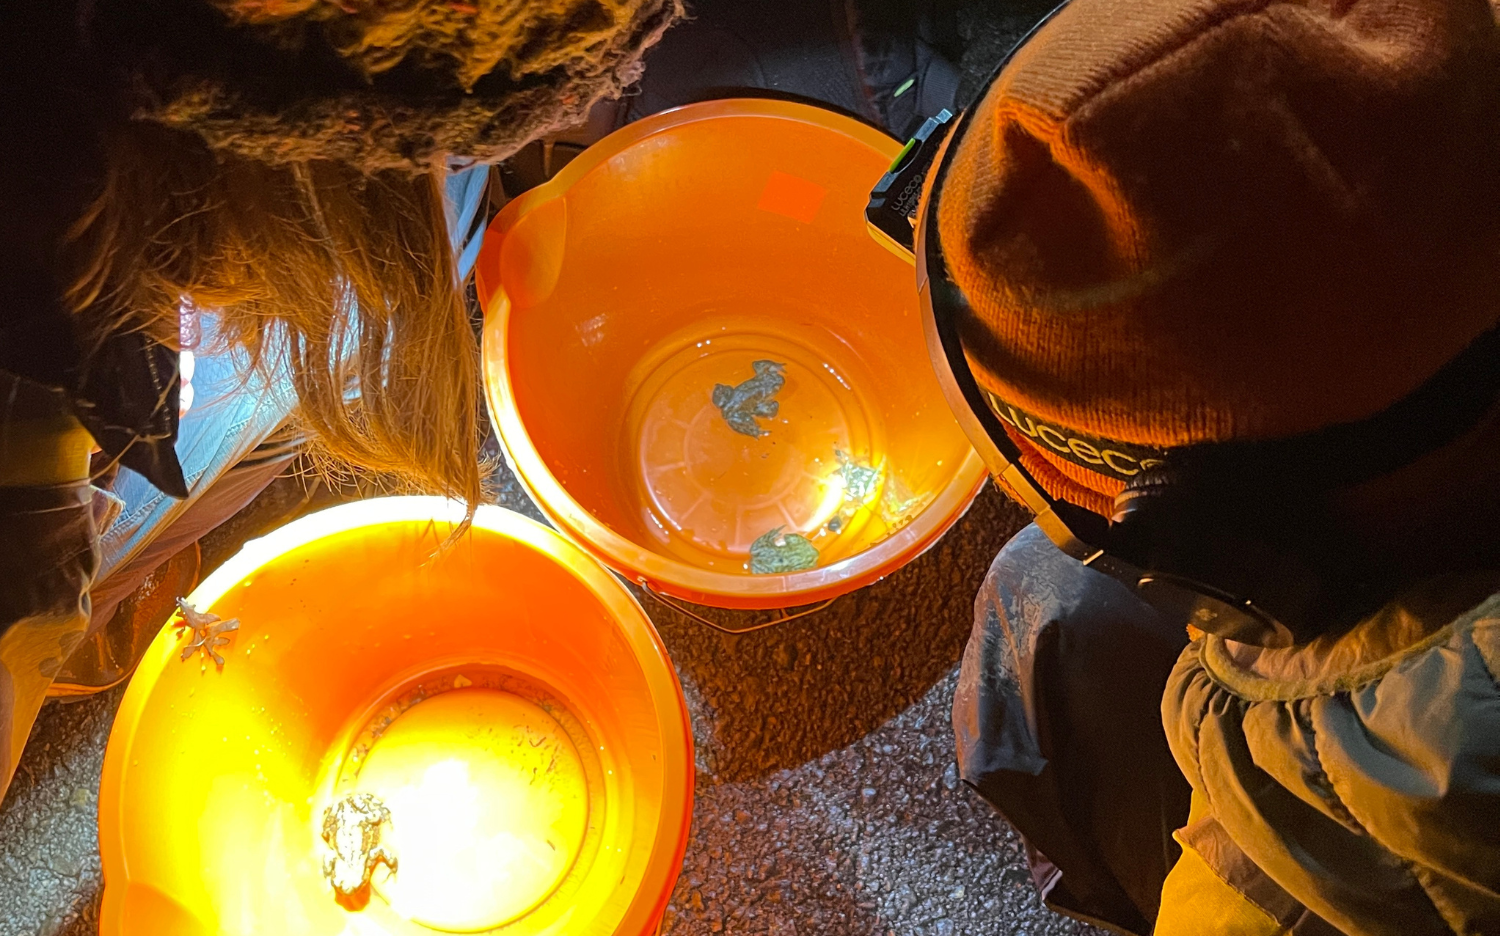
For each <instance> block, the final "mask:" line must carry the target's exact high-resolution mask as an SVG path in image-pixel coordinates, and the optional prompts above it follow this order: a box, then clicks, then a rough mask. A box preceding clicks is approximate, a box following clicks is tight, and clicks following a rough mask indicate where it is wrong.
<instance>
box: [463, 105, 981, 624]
mask: <svg viewBox="0 0 1500 936" xmlns="http://www.w3.org/2000/svg"><path fill="white" fill-rule="evenodd" d="M899 149H900V147H899V144H897V143H896V141H894V140H892V139H891V138H889V137H887V136H885V135H884V134H882V133H881V132H880V131H878V130H875V129H874V128H871V127H868V126H866V125H864V124H861V123H859V122H857V121H855V120H853V119H851V118H848V117H844V116H841V115H838V114H834V113H832V112H829V111H825V110H822V109H820V108H816V107H812V106H809V105H804V104H795V103H789V102H784V101H770V100H729V101H714V102H709V103H706V104H699V105H693V106H690V107H685V108H680V109H678V110H674V111H669V112H666V113H663V114H658V115H656V116H654V117H651V118H648V119H646V120H643V121H640V122H638V123H635V124H632V125H630V126H628V127H626V128H624V129H622V130H620V131H617V132H616V133H614V134H612V135H610V136H609V137H607V138H605V139H604V140H603V141H601V142H600V143H598V144H596V145H595V146H593V147H591V148H590V149H588V150H587V151H585V152H584V153H583V154H582V155H580V156H579V157H578V158H576V159H575V160H574V161H573V162H571V163H569V164H568V166H566V167H565V168H564V169H563V170H562V172H561V173H559V174H558V175H557V176H556V177H555V178H554V179H552V180H551V181H550V182H548V183H546V184H545V185H542V186H540V187H538V188H536V189H532V190H531V191H529V192H527V193H525V194H524V195H522V196H521V197H519V198H517V199H516V200H515V201H513V202H511V203H510V204H509V205H507V206H506V208H505V210H504V211H502V212H501V214H500V215H499V217H497V218H496V219H495V221H494V223H493V224H492V226H491V228H490V231H489V234H488V237H487V238H486V242H485V246H484V250H483V252H482V254H481V255H480V258H479V263H478V267H477V276H478V285H479V294H480V298H481V301H482V302H483V303H484V306H485V312H486V321H485V337H484V355H485V369H486V383H487V386H488V395H489V401H490V407H491V413H492V415H493V417H494V420H495V423H496V425H497V428H498V430H499V433H500V435H501V438H502V439H503V441H504V443H505V448H506V451H507V453H508V455H509V457H510V459H511V461H512V464H513V467H514V468H515V470H516V473H517V475H518V476H519V478H520V479H521V481H522V482H523V483H524V484H525V485H526V487H527V488H528V489H529V490H530V492H531V493H532V495H533V496H534V497H535V498H536V500H537V502H538V504H539V505H540V506H541V508H542V509H543V510H544V511H545V512H546V513H547V514H548V515H549V516H550V517H551V518H552V519H553V520H554V521H555V522H556V523H557V524H558V526H559V527H560V528H561V529H562V530H563V531H564V532H566V533H568V534H569V535H570V536H572V537H573V538H574V539H575V540H577V541H579V542H580V543H582V544H584V545H585V546H586V547H587V548H589V549H590V550H591V551H593V552H594V553H595V554H596V555H597V556H598V557H599V558H600V559H602V560H603V561H604V562H606V563H607V564H609V565H610V566H612V567H614V568H615V569H616V570H618V571H620V572H622V573H624V574H625V575H626V576H627V577H629V578H630V579H632V580H634V581H637V582H640V583H642V584H645V585H649V586H651V587H653V588H655V589H656V590H658V591H660V592H664V593H667V594H670V595H674V596H676V597H679V598H685V599H687V600H690V601H695V602H699V603H702V604H708V605H715V606H719V607H728V608H778V607H789V606H793V605H799V604H807V603H811V602H815V601H819V600H823V599H826V598H830V597H833V596H836V595H838V594H841V593H843V592H846V591H850V590H852V589H854V588H858V587H860V586H861V585H864V584H867V583H869V582H871V581H874V580H875V579H878V578H880V577H882V576H884V575H887V574H889V573H890V572H892V571H894V570H895V569H897V568H899V567H900V566H901V565H903V564H904V563H906V562H908V561H910V560H911V559H912V558H914V557H915V556H917V555H918V554H920V553H921V552H922V551H923V550H925V549H926V548H927V547H929V546H931V545H932V544H933V543H934V542H935V541H936V540H937V538H938V537H939V536H941V535H942V534H943V532H945V531H946V530H947V529H948V528H949V527H950V526H951V525H952V524H953V523H954V522H955V521H956V520H957V519H958V518H959V517H960V516H962V514H963V512H964V510H966V509H967V507H968V505H969V504H970V503H971V501H972V500H973V497H974V495H975V494H976V493H977V491H978V489H979V487H980V485H981V484H982V483H983V479H984V468H983V466H982V465H981V463H980V461H979V459H978V457H977V456H976V455H975V454H974V453H973V451H972V450H971V449H970V447H969V444H968V442H967V440H966V439H965V437H964V435H963V432H962V431H961V429H960V428H959V426H958V425H957V424H956V423H955V422H954V419H953V417H952V415H951V414H950V412H949V410H948V407H947V404H946V402H945V401H944V398H943V394H942V391H941V389H940V387H939V385H938V383H937V380H936V378H935V377H934V375H933V372H932V368H931V366H930V364H929V363H928V360H927V350H926V344H925V340H924V337H923V333H922V322H921V318H920V315H919V306H918V297H917V292H916V285H915V281H914V276H913V272H912V268H911V266H910V265H909V264H907V263H904V262H902V260H901V259H899V258H897V257H895V256H894V255H892V254H891V253H889V252H887V251H886V250H885V249H884V248H882V247H881V246H880V245H878V244H877V243H875V242H874V241H873V240H872V239H871V238H870V236H869V234H868V233H867V231H866V227H865V221H864V204H865V200H866V198H867V196H868V192H869V189H870V186H871V185H872V184H873V183H874V182H875V181H876V180H877V179H878V178H879V177H880V175H881V173H882V172H884V171H885V168H886V166H887V165H888V164H889V163H890V162H891V160H892V159H894V158H895V156H896V155H897V153H898V152H899Z"/></svg>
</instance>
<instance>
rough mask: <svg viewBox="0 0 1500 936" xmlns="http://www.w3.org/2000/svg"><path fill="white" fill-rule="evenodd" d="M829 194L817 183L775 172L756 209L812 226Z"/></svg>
mask: <svg viewBox="0 0 1500 936" xmlns="http://www.w3.org/2000/svg"><path fill="white" fill-rule="evenodd" d="M827 194H828V190H827V189H825V188H824V187H823V186H821V185H818V184H817V183H815V182H809V181H807V180H806V179H800V178H798V177H797V176H794V175H787V174H786V173H785V172H773V173H771V178H770V180H769V181H767V182H766V187H765V188H764V189H762V190H761V193H760V201H758V202H756V204H755V207H757V208H759V209H760V210H761V211H770V212H774V213H775V214H779V215H786V216H787V217H788V218H792V219H794V220H796V221H801V222H802V223H803V224H812V220H813V218H815V217H817V214H818V208H819V207H820V206H821V205H822V204H823V198H824V196H826V195H827Z"/></svg>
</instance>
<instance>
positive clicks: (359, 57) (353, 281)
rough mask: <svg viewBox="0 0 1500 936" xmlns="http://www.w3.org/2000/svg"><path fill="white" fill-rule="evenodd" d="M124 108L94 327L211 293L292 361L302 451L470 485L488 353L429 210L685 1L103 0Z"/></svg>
mask: <svg viewBox="0 0 1500 936" xmlns="http://www.w3.org/2000/svg"><path fill="white" fill-rule="evenodd" d="M84 9H85V10H86V11H87V14H88V16H89V18H88V19H87V20H86V21H85V22H84V23H83V24H82V26H83V28H84V30H85V33H86V37H87V44H88V46H89V49H90V52H91V53H92V54H93V55H94V56H95V57H96V58H97V59H98V60H99V61H100V62H101V63H102V64H101V68H102V69H103V70H104V71H105V73H106V74H107V75H108V76H109V78H110V79H111V80H112V81H115V82H116V83H117V85H118V86H119V87H121V88H123V89H125V90H124V91H123V92H122V93H123V94H124V97H125V100H124V101H123V103H122V105H121V106H122V107H123V108H124V109H125V110H126V111H127V112H128V113H129V116H130V118H131V119H130V120H128V121H127V122H125V123H123V125H120V126H117V127H114V128H113V129H111V130H110V131H108V132H107V134H106V137H105V139H103V140H102V141H101V145H102V149H103V153H104V156H105V163H106V173H105V177H104V179H103V180H102V185H101V188H100V191H99V194H98V197H97V199H96V200H95V201H94V202H93V204H92V205H91V207H90V208H89V210H88V211H87V212H86V213H85V215H84V216H83V217H82V218H80V219H79V220H78V222H77V224H76V225H75V226H74V231H73V236H72V238H71V242H70V244H69V245H68V256H69V258H70V260H71V261H72V262H73V264H74V273H75V278H74V280H73V282H72V285H71V290H70V292H69V296H68V298H69V301H70V304H71V306H72V308H73V309H74V311H75V312H76V313H77V315H78V316H79V317H80V319H81V321H82V324H83V326H84V329H85V332H86V333H91V334H93V335H94V336H95V337H96V338H98V337H100V336H102V335H104V334H106V333H108V332H110V331H112V330H116V329H122V328H133V329H144V330H146V331H148V332H149V333H151V334H152V335H153V336H154V337H156V338H157V339H159V340H160V341H162V342H165V343H169V344H170V343H173V342H175V341H176V338H177V334H178V317H179V309H180V308H184V307H188V308H199V309H210V310H214V311H215V312H216V314H217V315H218V316H219V317H220V320H221V321H222V323H223V324H222V330H223V332H224V333H225V334H226V335H227V336H229V339H230V340H232V341H235V342H238V343H240V344H242V345H244V346H245V347H246V348H247V349H248V350H249V351H250V352H251V355H252V358H253V360H254V361H255V362H256V365H257V366H258V367H262V368H266V369H274V368H280V367H285V368H286V369H287V370H288V371H289V372H290V374H291V377H292V381H293V383H294V386H295V388H296V392H297V395H298V398H299V408H298V413H299V416H300V419H301V421H302V422H303V424H304V425H305V427H306V428H307V429H308V430H310V435H311V438H312V441H313V443H314V447H315V450H316V451H318V452H320V453H321V454H323V455H324V456H325V457H328V458H331V459H332V460H333V461H334V462H335V463H342V464H344V465H348V466H352V467H356V468H362V469H369V470H373V471H376V472H379V473H380V474H382V475H385V476H387V478H394V479H395V480H397V481H398V482H399V483H403V484H405V485H406V486H410V487H414V488H418V489H424V490H430V491H435V492H440V493H445V494H449V495H453V496H459V497H463V498H466V499H468V500H469V502H470V503H471V504H472V503H475V502H477V500H478V498H479V496H480V459H479V452H478V445H479V439H480V433H479V430H478V420H479V417H480V412H479V407H478V400H477V390H478V385H479V365H478V360H477V354H478V351H477V348H476V346H475V339H474V333H473V329H472V327H471V325H470V323H469V320H468V314H467V311H466V308H465V303H464V300H463V292H462V284H460V283H459V282H458V281H457V278H456V273H455V264H454V260H453V256H452V252H451V249H450V244H449V239H448V234H447V223H446V219H445V216H444V207H443V198H442V179H443V175H444V173H445V171H446V169H447V168H448V167H449V166H450V165H455V164H459V163H472V162H476V161H478V162H490V161H495V160H498V159H502V158H504V157H506V156H508V155H509V154H510V153H512V152H514V151H515V150H517V149H518V148H520V147H521V146H523V145H524V144H525V143H527V142H529V141H530V140H532V139H535V138H537V137H539V136H541V135H544V134H546V133H548V132H551V131H555V130H557V129H559V128H561V127H566V126H569V125H570V124H572V123H575V122H577V121H578V120H580V119H582V117H583V116H584V115H585V114H586V113H587V112H588V110H589V108H590V107H591V106H592V105H593V104H594V103H596V102H597V101H598V100H600V99H601V98H604V97H609V96H614V95H617V94H618V93H619V92H620V91H621V89H622V88H623V87H624V86H625V85H627V84H628V83H629V82H631V81H632V80H634V78H635V77H636V76H637V75H638V73H639V70H640V65H641V56H642V53H643V51H644V50H645V49H646V47H648V46H649V45H650V44H651V43H653V42H654V41H655V40H656V39H657V38H659V37H660V35H661V33H662V32H663V30H665V28H666V27H667V26H669V25H670V24H671V23H672V22H673V21H674V20H675V19H676V18H677V17H678V16H680V15H681V12H682V7H681V3H680V0H542V2H534V0H469V2H464V3H459V2H450V0H407V2H402V3H334V2H324V0H147V2H145V3H141V2H125V0H99V2H96V3H92V4H87V5H85V7H84Z"/></svg>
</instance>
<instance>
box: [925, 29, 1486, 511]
mask: <svg viewBox="0 0 1500 936" xmlns="http://www.w3.org/2000/svg"><path fill="white" fill-rule="evenodd" d="M969 119H970V121H971V122H970V123H969V124H968V129H967V131H966V133H965V135H964V137H963V139H962V140H961V141H960V143H959V145H958V148H957V151H956V152H955V153H954V157H953V161H952V164H951V166H950V168H949V170H948V175H947V178H946V181H945V184H944V187H943V189H942V192H941V194H940V196H939V197H940V201H939V204H938V225H939V230H940V233H941V236H942V239H943V244H944V250H945V253H946V256H947V260H948V264H949V268H950V273H951V275H952V276H953V278H954V280H955V281H956V282H957V284H958V286H959V287H960V289H961V290H962V291H963V293H964V295H965V297H966V298H967V300H968V301H969V303H970V306H971V308H972V310H973V314H972V316H971V317H970V319H969V320H968V321H967V322H965V323H963V326H962V335H963V340H964V344H965V348H966V353H967V356H968V358H969V362H970V365H971V366H972V368H973V370H974V372H975V376H976V379H977V380H978V381H979V383H980V385H981V387H982V388H983V389H984V390H985V391H986V392H987V394H988V395H989V396H990V398H991V401H992V403H993V404H994V405H995V408H996V411H997V412H998V413H1000V415H1001V417H1002V419H1004V420H1005V421H1006V422H1008V423H1010V425H1009V426H1007V431H1008V432H1010V433H1011V435H1012V436H1013V437H1014V438H1015V439H1016V441H1017V442H1018V443H1020V444H1021V446H1022V449H1023V463H1024V464H1026V465H1027V467H1028V468H1030V469H1031V470H1032V471H1033V472H1034V473H1035V474H1036V475H1037V476H1038V478H1039V480H1041V481H1042V483H1043V484H1044V485H1045V486H1046V487H1048V489H1049V490H1050V492H1051V493H1052V494H1053V495H1055V496H1061V497H1065V498H1067V499H1069V500H1072V501H1073V502H1075V503H1079V504H1080V505H1082V506H1085V507H1089V508H1090V509H1093V510H1095V511H1098V512H1100V513H1105V514H1108V513H1109V512H1110V503H1111V502H1112V500H1113V497H1114V495H1115V494H1117V493H1118V492H1119V491H1120V490H1121V489H1122V488H1123V486H1124V485H1125V483H1126V482H1127V481H1128V480H1129V478H1130V477H1132V476H1133V475H1135V474H1136V473H1138V472H1139V470H1140V467H1141V464H1142V462H1147V463H1149V460H1150V458H1151V456H1152V454H1153V453H1156V452H1159V451H1161V450H1163V449H1167V448H1170V447H1173V446H1181V445H1188V444H1193V443H1198V442H1209V441H1222V440H1227V439H1264V438H1275V437H1283V436H1288V435H1293V434H1297V433H1301V432H1306V431H1310V430H1315V429H1319V428H1323V427H1326V426H1329V425H1333V424H1337V423H1343V422H1350V421H1354V420H1359V419H1362V418H1365V417H1368V416H1370V415H1373V414H1374V413H1376V412H1379V411H1380V410H1382V409H1384V408H1386V407H1387V406H1389V405H1390V404H1391V403H1393V402H1395V401H1396V400H1398V399H1400V398H1401V397H1403V396H1405V395H1406V394H1408V393H1410V392H1411V391H1412V390H1413V389H1415V388H1416V387H1417V386H1419V385H1420V384H1421V383H1422V382H1423V381H1425V380H1426V379H1427V378H1429V377H1430V376H1432V375H1433V374H1434V373H1435V372H1436V371H1437V370H1438V369H1439V368H1441V367H1442V365H1443V364H1444V363H1445V362H1447V361H1448V360H1449V359H1451V358H1452V357H1454V356H1455V355H1456V354H1458V353H1459V352H1460V351H1461V350H1462V349H1463V348H1464V347H1465V346H1466V345H1468V344H1469V343H1470V342H1471V341H1472V340H1473V339H1474V338H1475V337H1476V336H1477V335H1479V334H1481V333H1483V332H1485V331H1487V330H1489V329H1490V328H1492V327H1493V326H1494V325H1495V324H1496V322H1497V321H1500V27H1497V24H1496V11H1495V9H1494V8H1493V7H1492V6H1491V5H1490V4H1489V3H1488V2H1486V0H1300V2H1299V0H1073V2H1072V3H1071V4H1070V5H1069V6H1068V7H1067V8H1066V9H1064V10H1062V11H1061V12H1060V13H1059V14H1058V15H1057V16H1056V17H1054V18H1053V20H1052V21H1051V22H1050V23H1049V24H1048V25H1047V26H1045V27H1044V28H1043V29H1042V30H1041V31H1040V32H1039V33H1038V34H1037V35H1036V36H1035V37H1034V38H1033V39H1032V40H1031V41H1030V42H1029V43H1028V44H1027V45H1026V46H1025V47H1023V48H1022V49H1021V50H1020V51H1019V52H1018V53H1017V55H1016V57H1015V58H1014V60H1013V61H1012V62H1011V64H1010V65H1009V66H1008V67H1007V68H1006V69H1005V71H1004V72H1003V73H1002V74H1001V75H1000V77H999V79H998V80H997V81H996V82H995V84H994V85H993V86H992V87H991V88H990V89H989V91H988V93H987V94H986V96H985V98H984V99H983V101H982V103H981V104H980V105H979V106H978V107H977V108H976V109H975V111H974V112H973V113H972V114H971V115H970V118H969Z"/></svg>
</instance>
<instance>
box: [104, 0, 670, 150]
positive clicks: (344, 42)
mask: <svg viewBox="0 0 1500 936" xmlns="http://www.w3.org/2000/svg"><path fill="white" fill-rule="evenodd" d="M83 7H84V10H85V23H84V28H85V30H86V32H87V40H88V44H89V46H90V48H91V50H92V51H93V52H94V53H95V54H96V55H98V56H100V57H102V58H103V59H104V60H105V62H106V63H107V67H110V68H111V69H112V70H113V71H114V72H115V73H116V74H117V75H118V76H120V79H121V81H122V82H123V83H124V85H125V86H126V89H127V94H128V95H129V98H130V108H129V109H130V111H131V114H130V115H131V116H132V117H134V118H136V119H144V120H151V121H155V122H158V123H162V124H165V125H167V126H170V127H173V128H176V129H179V130H185V131H188V132H191V133H194V134H196V135H198V136H199V137H201V138H202V139H203V140H204V141H205V142H207V143H208V145H209V146H210V147H212V148H213V149H216V150H220V151H225V152H229V153H233V154H235V155H238V156H243V157H247V158H251V159H257V160H260V161H263V162H270V163H286V162H293V161H303V160H308V159H337V160H340V161H342V162H346V163H349V164H351V165H354V166H357V167H360V168H362V169H364V170H365V171H377V170H384V169H404V170H409V171H423V170H426V169H429V168H431V167H432V166H433V165H434V164H435V162H436V161H438V160H441V159H442V158H444V157H454V156H456V157H461V158H468V159H474V160H479V161H494V160H498V159H502V158H504V157H506V156H508V155H510V154H511V153H513V152H514V151H515V150H517V149H519V148H520V147H521V146H524V145H525V144H526V143H527V142H529V141H531V140H533V139H536V138H537V137H539V136H542V135H545V134H547V133H549V132H552V131H555V130H558V129H562V128H564V127H567V126H571V125H573V124H576V123H578V122H579V121H580V120H581V119H582V118H583V117H584V115H586V114H587V113H588V110H589V108H590V107H591V106H592V105H593V104H594V103H595V102H597V101H598V100H600V99H601V98H604V97H611V96H618V95H619V93H620V92H621V90H622V89H623V88H624V87H625V86H626V85H628V84H630V83H631V82H633V81H634V80H635V79H636V78H637V77H638V76H639V74H640V69H641V56H642V54H643V53H644V51H645V50H646V49H647V48H648V47H650V46H651V45H652V44H654V43H655V42H656V41H657V40H658V39H659V38H660V37H661V34H662V33H663V32H664V31H665V30H666V28H667V27H668V26H670V25H671V24H672V23H673V22H675V21H676V20H677V19H678V18H680V17H681V15H682V0H89V2H85V3H84V4H83Z"/></svg>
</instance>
